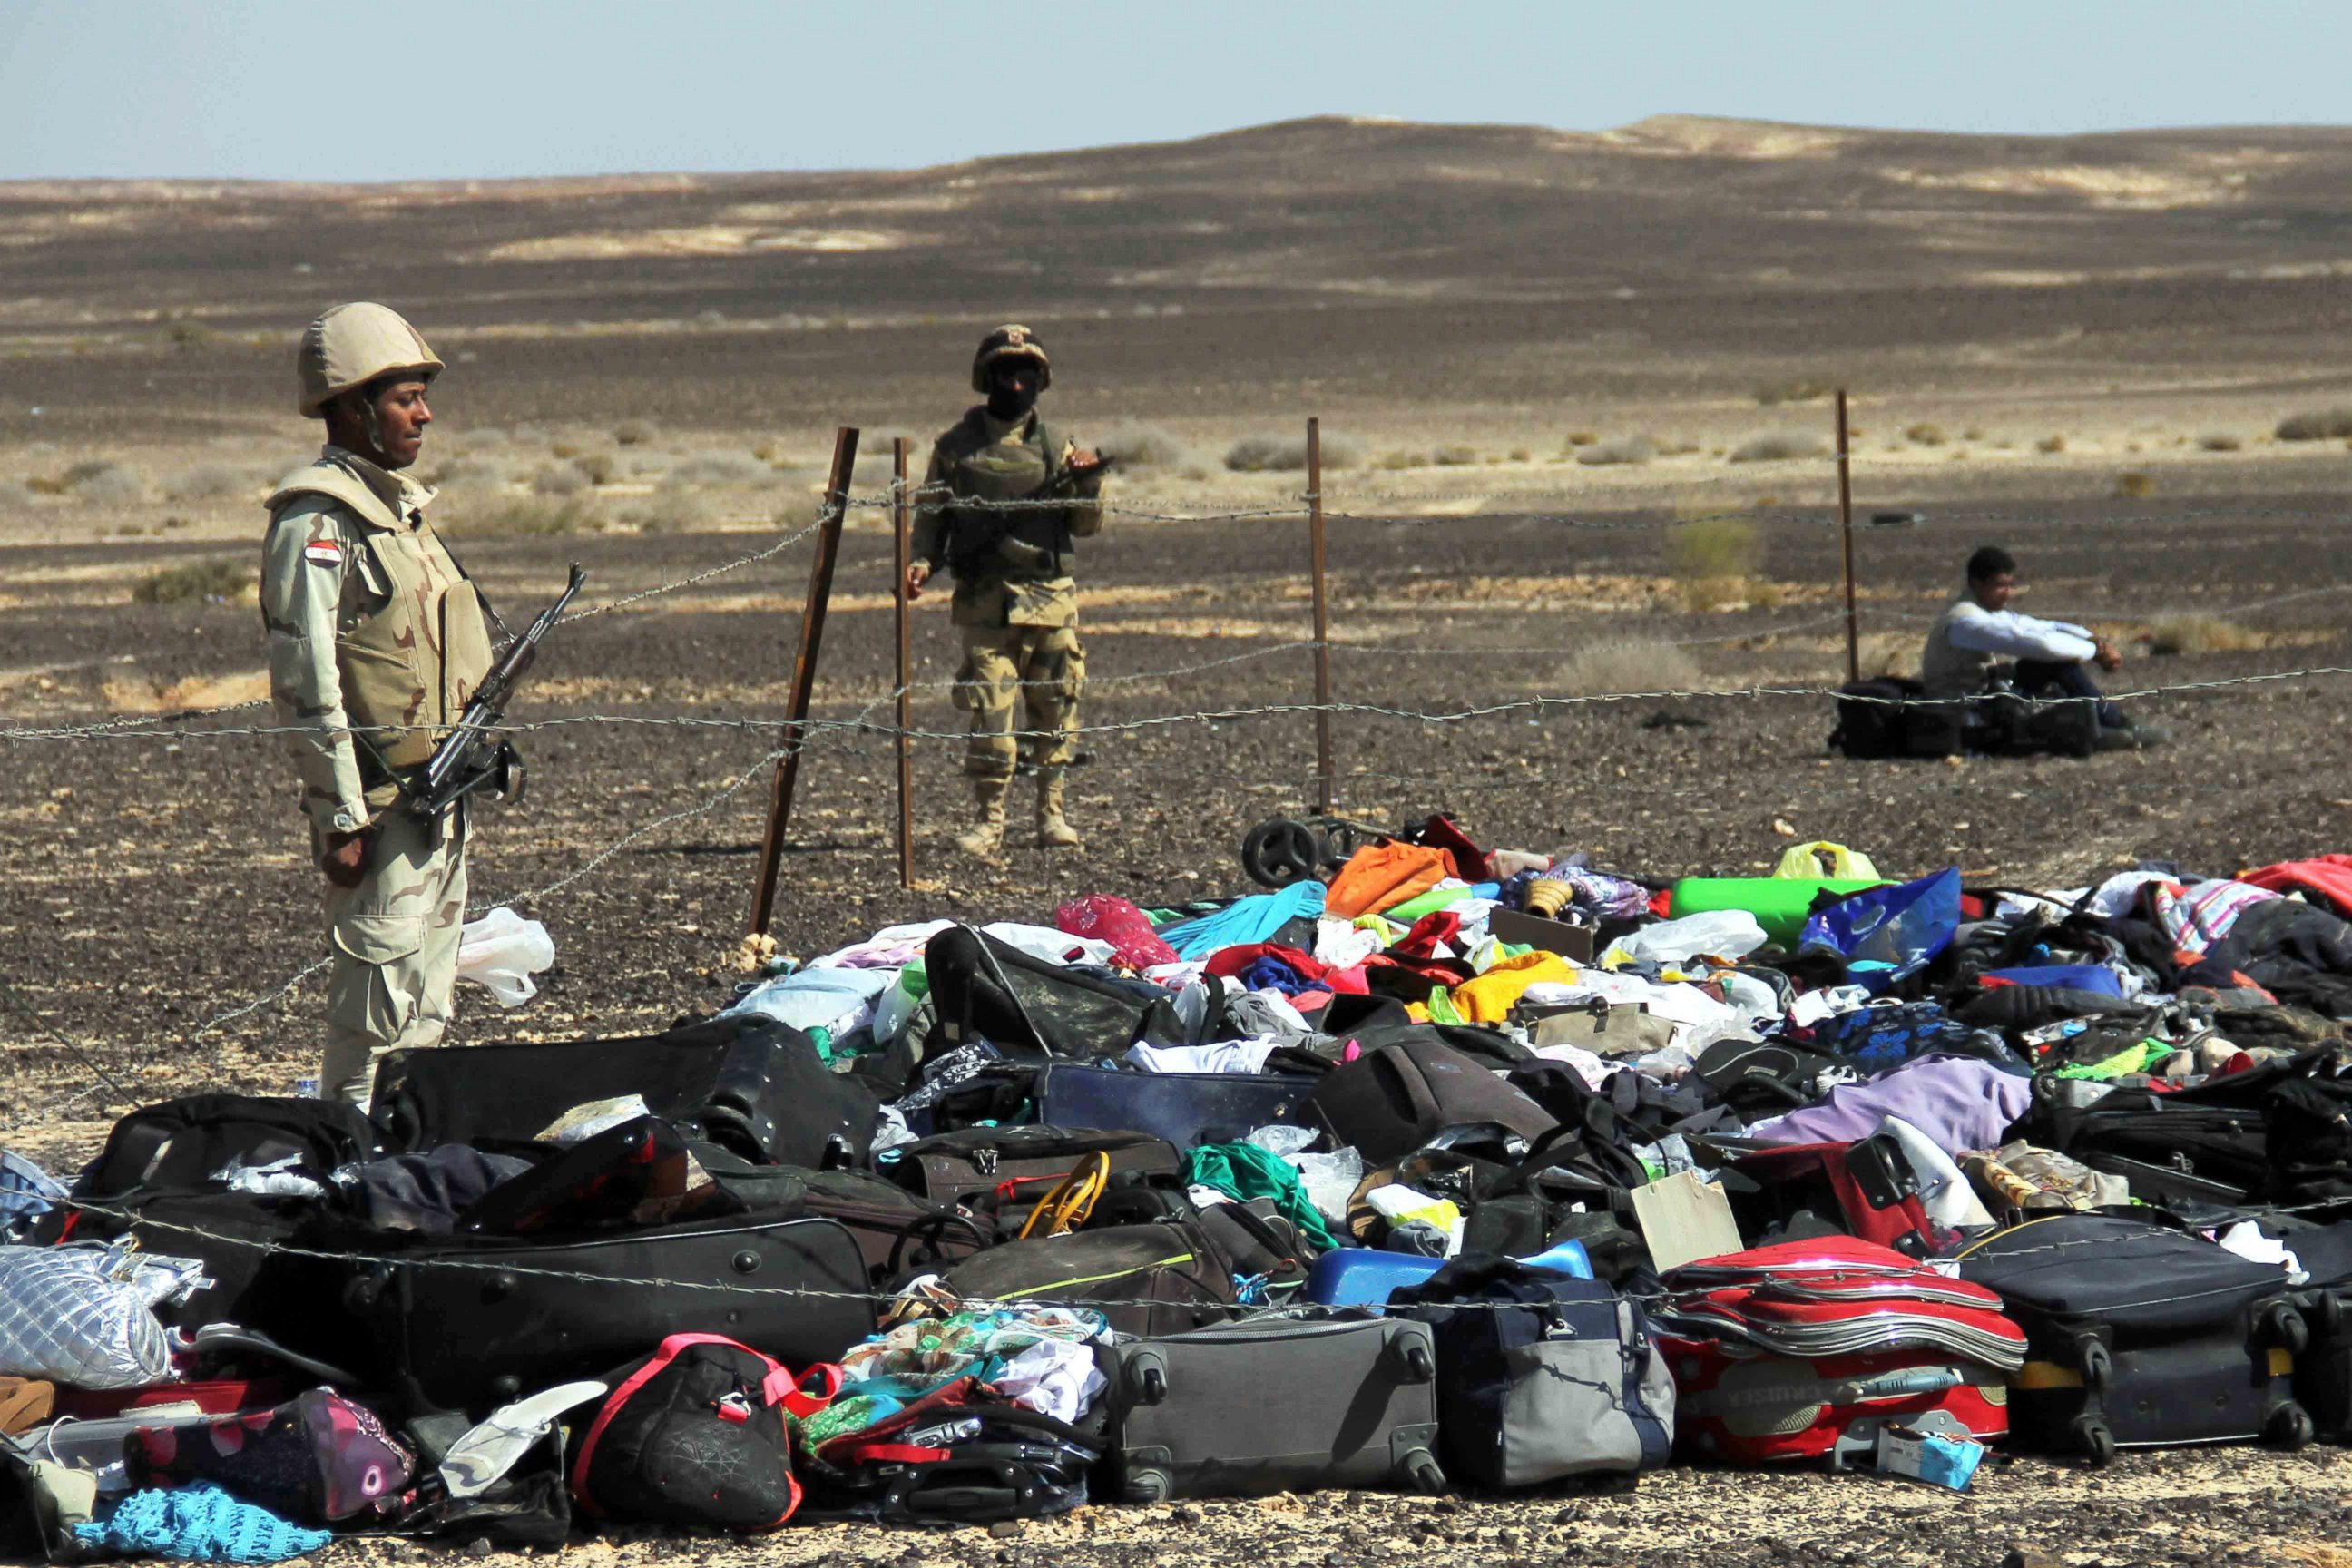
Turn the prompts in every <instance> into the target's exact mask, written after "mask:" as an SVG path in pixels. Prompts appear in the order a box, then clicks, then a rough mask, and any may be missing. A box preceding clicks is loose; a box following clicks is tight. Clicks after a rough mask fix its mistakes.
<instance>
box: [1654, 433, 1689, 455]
mask: <svg viewBox="0 0 2352 1568" xmlns="http://www.w3.org/2000/svg"><path fill="white" fill-rule="evenodd" d="M1650 445H1652V446H1653V447H1656V448H1657V449H1658V456H1660V457H1661V458H1687V457H1689V456H1690V455H1691V454H1692V453H1693V452H1696V451H1698V450H1700V447H1699V444H1698V443H1697V442H1696V441H1694V440H1692V439H1690V437H1686V436H1653V437H1650Z"/></svg>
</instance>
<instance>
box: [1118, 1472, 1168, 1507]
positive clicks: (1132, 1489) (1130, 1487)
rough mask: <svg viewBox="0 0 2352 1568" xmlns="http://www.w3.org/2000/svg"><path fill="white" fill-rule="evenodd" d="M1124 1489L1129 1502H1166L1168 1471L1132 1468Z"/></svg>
mask: <svg viewBox="0 0 2352 1568" xmlns="http://www.w3.org/2000/svg"><path fill="white" fill-rule="evenodd" d="M1125 1491H1126V1493H1127V1500H1128V1501H1129V1502H1164V1501H1166V1500H1167V1498H1168V1475H1167V1472H1165V1471H1164V1470H1130V1471H1129V1472H1128V1477H1127V1486H1126V1487H1125Z"/></svg>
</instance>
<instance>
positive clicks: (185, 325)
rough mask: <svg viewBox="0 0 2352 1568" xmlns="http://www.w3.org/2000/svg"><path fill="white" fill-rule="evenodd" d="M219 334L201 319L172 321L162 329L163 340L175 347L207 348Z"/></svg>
mask: <svg viewBox="0 0 2352 1568" xmlns="http://www.w3.org/2000/svg"><path fill="white" fill-rule="evenodd" d="M219 335H220V334H219V333H217V332H215V331H213V330H212V329H211V328H210V327H207V326H205V324H204V323H203V322H202V321H173V322H171V323H170V324H168V325H167V326H165V327H164V329H163V338H164V341H165V342H169V343H170V344H171V345H172V346H173V348H175V349H201V348H209V347H210V346H211V345H212V343H213V342H214V341H215V339H216V338H218V337H219Z"/></svg>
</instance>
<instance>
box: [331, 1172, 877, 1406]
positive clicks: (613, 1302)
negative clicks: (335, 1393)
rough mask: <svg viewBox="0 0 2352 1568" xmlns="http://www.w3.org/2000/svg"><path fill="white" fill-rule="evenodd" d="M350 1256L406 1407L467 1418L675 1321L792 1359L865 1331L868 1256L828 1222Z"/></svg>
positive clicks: (870, 1306)
mask: <svg viewBox="0 0 2352 1568" xmlns="http://www.w3.org/2000/svg"><path fill="white" fill-rule="evenodd" d="M351 1239H352V1238H350V1237H345V1238H344V1240H345V1241H346V1242H347V1243H348V1242H349V1241H350V1240H351ZM349 1249H350V1250H354V1251H362V1250H365V1247H364V1246H363V1245H362V1246H360V1247H350V1248H349ZM327 1250H341V1248H331V1249H327ZM346 1267H347V1268H348V1269H349V1270H350V1272H349V1273H348V1275H347V1277H346V1281H345V1283H344V1285H343V1287H342V1289H341V1291H340V1292H339V1295H340V1297H341V1301H342V1302H343V1304H344V1305H346V1306H347V1307H349V1308H350V1309H351V1310H352V1312H353V1314H354V1315H355V1316H356V1318H357V1320H358V1325H357V1326H358V1332H357V1333H356V1334H355V1335H354V1336H353V1337H354V1339H356V1340H358V1341H360V1342H364V1343H368V1344H371V1345H372V1346H373V1350H374V1352H376V1354H377V1356H378V1358H379V1359H378V1366H377V1369H376V1370H377V1371H378V1373H380V1382H381V1383H382V1384H383V1386H385V1387H387V1388H390V1389H392V1390H393V1391H394V1393H395V1394H399V1395H400V1396H401V1397H402V1398H403V1399H404V1401H405V1402H406V1403H407V1404H408V1405H409V1406H410V1408H411V1409H412V1410H428V1409H439V1410H464V1411H467V1412H469V1413H471V1414H474V1415H482V1414H485V1413H487V1412H488V1411H489V1410H490V1409H492V1408H494V1407H496V1406H497V1405H502V1404H505V1403H506V1402H508V1401H509V1400H512V1399H516V1398H519V1397H520V1396H521V1395H523V1394H529V1393H531V1392H533V1391H534V1390H537V1389H541V1388H545V1387H547V1386H549V1385H550V1384H556V1383H561V1382H563V1381H564V1380H565V1379H567V1378H574V1377H595V1376H598V1375H600V1374H601V1373H604V1372H606V1371H608V1370H610V1369H611V1368H613V1367H614V1366H616V1365H619V1364H620V1363H623V1362H625V1361H628V1360H630V1359H631V1358H632V1357H637V1356H643V1355H646V1354H647V1353H649V1352H651V1350H652V1349H653V1347H654V1346H656V1345H658V1344H659V1343H661V1342H662V1341H663V1340H664V1339H665V1338H667V1336H669V1335H671V1334H675V1333H713V1334H724V1335H725V1336H727V1337H728V1338H729V1339H731V1340H737V1341H740V1342H742V1343H744V1344H747V1345H750V1346H751V1347H752V1348H754V1349H756V1350H760V1351H764V1352H767V1353H768V1354H769V1355H772V1356H773V1357H775V1358H776V1359H777V1360H778V1361H781V1362H782V1363H784V1364H785V1365H786V1366H790V1367H803V1366H807V1365H811V1364H813V1363H819V1362H830V1361H834V1360H836V1359H838V1358H839V1357H840V1355H841V1353H842V1352H844V1351H845V1350H847V1349H848V1348H849V1347H850V1346H851V1345H853V1344H856V1342H858V1341H859V1340H862V1339H864V1338H865V1337H866V1335H867V1334H869V1333H871V1332H873V1331H874V1323H875V1306H874V1302H873V1300H872V1299H871V1297H870V1294H869V1292H870V1291H871V1289H872V1286H871V1284H870V1283H869V1281H868V1278H867V1272H866V1258H865V1255H864V1254H863V1253H862V1252H860V1251H859V1249H858V1246H857V1241H856V1237H853V1236H851V1235H850V1233H849V1231H848V1230H847V1229H846V1228H845V1227H844V1226H841V1225H838V1224H836V1223H835V1222H834V1221H832V1220H824V1219H803V1218H790V1219H782V1218H776V1217H773V1216H764V1217H763V1216H759V1215H750V1216H735V1217H730V1218H727V1219H722V1220H715V1221H705V1222H701V1223H694V1224H682V1225H675V1226H660V1227H656V1228H655V1229H651V1230H646V1231H640V1232H625V1233H617V1234H604V1235H597V1236H592V1237H546V1238H533V1239H531V1240H530V1241H494V1240H491V1239H489V1238H483V1239H482V1240H480V1241H479V1242H477V1243H474V1244H471V1245H455V1244H448V1243H436V1244H434V1245H430V1246H422V1247H412V1248H408V1249H405V1250H403V1251H399V1252H389V1251H387V1252H382V1253H380V1254H379V1255H378V1256H377V1257H375V1258H373V1259H372V1260H369V1261H364V1262H362V1263H358V1264H355V1265H348V1266H346Z"/></svg>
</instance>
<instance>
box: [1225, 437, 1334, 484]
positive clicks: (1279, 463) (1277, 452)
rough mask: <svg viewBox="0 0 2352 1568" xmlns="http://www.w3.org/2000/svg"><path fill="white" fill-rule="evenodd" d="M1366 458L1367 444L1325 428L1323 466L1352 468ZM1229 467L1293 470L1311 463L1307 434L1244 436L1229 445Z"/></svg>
mask: <svg viewBox="0 0 2352 1568" xmlns="http://www.w3.org/2000/svg"><path fill="white" fill-rule="evenodd" d="M1363 460H1364V448H1363V447H1362V446H1361V445H1360V443H1358V442H1356V441H1354V440H1352V439H1350V438H1349V437H1345V436H1334V435H1331V434H1330V433H1329V432H1328V431H1327V432H1325V434H1324V437H1323V466H1324V467H1325V468H1355V467H1357V466H1358V465H1360V463H1362V462H1363ZM1225 467H1226V468H1229V469H1231V470H1232V471H1233V472H1234V473H1237V474H1258V473H1291V472H1295V471H1297V470H1298V469H1301V468H1306V467H1307V437H1306V434H1305V433H1304V432H1301V433H1300V434H1298V435H1297V436H1244V437H1242V438H1241V439H1240V440H1238V441H1236V442H1234V444H1233V445H1232V446H1230V447H1226V448H1225Z"/></svg>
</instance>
